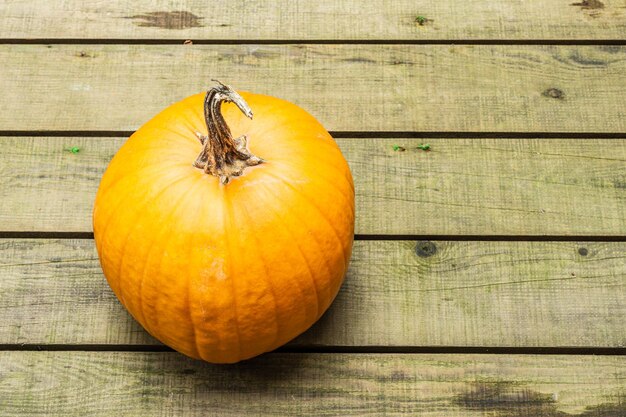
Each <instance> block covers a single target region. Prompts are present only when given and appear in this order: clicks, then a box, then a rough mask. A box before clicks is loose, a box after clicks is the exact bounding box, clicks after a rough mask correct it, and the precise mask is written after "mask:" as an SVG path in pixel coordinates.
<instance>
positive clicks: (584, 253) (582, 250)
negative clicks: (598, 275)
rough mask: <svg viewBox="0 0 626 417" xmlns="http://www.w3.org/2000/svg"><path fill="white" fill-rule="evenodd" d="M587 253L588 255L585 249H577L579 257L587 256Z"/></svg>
mask: <svg viewBox="0 0 626 417" xmlns="http://www.w3.org/2000/svg"><path fill="white" fill-rule="evenodd" d="M588 253H589V251H588V250H587V248H579V249H578V254H579V255H580V256H587V254H588Z"/></svg>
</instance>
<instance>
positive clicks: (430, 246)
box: [415, 240, 437, 258]
mask: <svg viewBox="0 0 626 417" xmlns="http://www.w3.org/2000/svg"><path fill="white" fill-rule="evenodd" d="M415 253H416V254H417V256H419V257H422V258H428V257H430V256H433V255H434V254H436V253H437V246H436V245H435V244H434V243H433V242H431V241H430V240H420V241H419V242H417V245H416V246H415Z"/></svg>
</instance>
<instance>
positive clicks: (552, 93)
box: [541, 88, 565, 100]
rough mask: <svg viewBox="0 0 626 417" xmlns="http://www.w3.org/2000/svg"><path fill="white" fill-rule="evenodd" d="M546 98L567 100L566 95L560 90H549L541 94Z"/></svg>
mask: <svg viewBox="0 0 626 417" xmlns="http://www.w3.org/2000/svg"><path fill="white" fill-rule="evenodd" d="M541 95H542V96H544V97H550V98H554V99H557V100H563V99H564V98H565V93H564V92H563V91H562V90H559V89H558V88H548V89H547V90H545V91H544V92H543V93H541Z"/></svg>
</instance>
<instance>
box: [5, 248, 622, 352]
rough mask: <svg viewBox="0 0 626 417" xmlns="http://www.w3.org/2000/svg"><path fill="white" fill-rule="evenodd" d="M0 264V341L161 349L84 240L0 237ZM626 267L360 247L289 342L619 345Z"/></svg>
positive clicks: (549, 253) (559, 255)
mask: <svg viewBox="0 0 626 417" xmlns="http://www.w3.org/2000/svg"><path fill="white" fill-rule="evenodd" d="M433 252H434V254H432V253H433ZM431 254H432V255H431ZM429 255H430V256H429ZM0 260H1V261H0V262H2V263H1V264H0V310H1V311H2V312H3V313H2V316H3V320H1V321H0V344H62V345H81V344H88V345H92V344H113V345H120V344H130V345H155V344H158V342H156V341H155V340H154V339H152V338H151V337H150V336H149V335H148V334H147V333H146V332H144V331H143V330H142V329H141V327H140V326H139V325H138V324H137V323H136V322H135V321H134V320H133V319H132V318H131V317H130V316H129V315H128V314H127V313H126V312H125V311H124V310H123V308H122V306H121V304H120V303H119V302H118V301H117V299H116V298H115V296H114V295H113V293H112V292H111V290H110V289H109V287H108V286H107V283H106V281H105V279H104V277H103V276H102V273H101V270H100V266H99V262H98V259H97V255H96V252H95V249H94V247H93V242H92V241H91V240H71V239H66V240H47V239H26V240H24V239H4V240H0ZM625 262H626V243H624V242H619V243H618V242H615V243H600V242H579V243H576V242H449V241H433V242H427V243H420V244H416V242H410V241H404V242H402V241H365V242H363V241H357V242H355V248H354V254H353V257H352V263H351V266H350V270H349V273H348V276H347V278H346V282H345V283H344V286H343V287H342V290H341V292H340V293H339V296H338V297H337V299H336V301H335V303H334V304H333V306H332V307H331V309H330V310H329V312H328V313H327V314H326V315H325V316H324V317H323V318H322V319H321V321H320V322H318V323H317V324H316V325H315V326H314V327H313V328H312V329H310V330H309V331H308V332H306V333H305V334H304V335H302V336H301V337H300V338H299V339H297V340H296V341H294V342H293V343H292V344H291V345H292V346H309V347H310V346H400V347H403V346H478V347H480V346H487V347H511V346H513V347H572V346H574V347H620V346H626V320H624V318H625V317H626V270H624V263H625Z"/></svg>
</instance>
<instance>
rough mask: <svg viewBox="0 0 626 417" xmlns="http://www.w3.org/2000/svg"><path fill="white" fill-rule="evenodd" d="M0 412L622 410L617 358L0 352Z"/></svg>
mask: <svg viewBox="0 0 626 417" xmlns="http://www.w3.org/2000/svg"><path fill="white" fill-rule="evenodd" d="M0 373H1V375H2V378H1V379H0V398H2V400H0V413H1V414H2V415H3V416H16V417H19V416H33V415H46V416H63V417H71V416H85V415H89V416H94V417H98V416H111V415H124V416H129V417H131V416H141V417H143V416H148V415H149V416H172V415H176V416H182V415H184V416H203V417H204V416H220V417H225V416H237V417H240V416H285V415H287V416H315V417H318V416H359V417H360V416H381V415H385V416H416V415H419V416H450V417H457V416H464V417H465V416H468V417H472V416H491V417H493V416H497V417H505V416H508V417H522V416H536V417H557V416H558V417H561V416H563V417H565V416H579V417H582V416H585V417H621V416H624V415H626V404H624V389H626V384H625V383H624V378H626V361H625V359H624V358H622V357H602V356H599V357H594V356H585V357H581V356H527V355H518V356H501V355H500V356H494V355H410V354H408V355H354V354H339V355H337V354H271V355H266V356H264V357H261V358H257V359H255V360H252V361H249V362H246V363H242V364H239V365H234V366H223V365H222V366H212V365H209V364H206V363H201V362H198V361H192V360H190V359H187V358H184V357H182V356H181V355H178V354H176V353H171V352H168V353H124V352H0Z"/></svg>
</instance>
